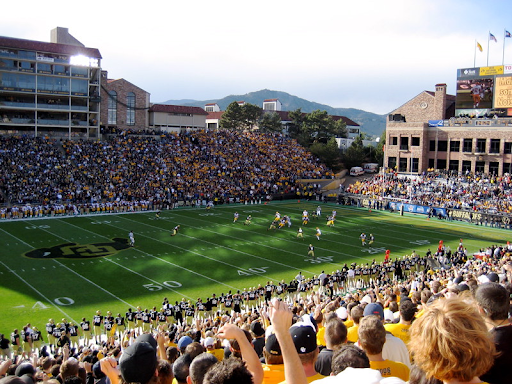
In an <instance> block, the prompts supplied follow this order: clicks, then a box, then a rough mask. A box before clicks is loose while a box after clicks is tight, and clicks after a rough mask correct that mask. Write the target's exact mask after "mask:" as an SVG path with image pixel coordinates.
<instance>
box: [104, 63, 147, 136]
mask: <svg viewBox="0 0 512 384" xmlns="http://www.w3.org/2000/svg"><path fill="white" fill-rule="evenodd" d="M149 99H150V94H149V92H146V91H144V90H143V89H141V88H139V87H137V86H136V85H134V84H132V83H130V82H129V81H127V80H125V79H108V73H107V71H102V89H101V128H102V129H103V130H104V132H109V131H111V130H112V129H115V130H127V129H128V130H131V131H140V130H144V129H147V128H148V126H149V106H150V101H149Z"/></svg>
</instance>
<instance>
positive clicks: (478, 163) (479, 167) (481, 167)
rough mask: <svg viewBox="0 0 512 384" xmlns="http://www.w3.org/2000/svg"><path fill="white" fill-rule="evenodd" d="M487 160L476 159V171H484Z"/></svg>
mask: <svg viewBox="0 0 512 384" xmlns="http://www.w3.org/2000/svg"><path fill="white" fill-rule="evenodd" d="M484 167H485V161H475V172H482V173H483V172H484Z"/></svg>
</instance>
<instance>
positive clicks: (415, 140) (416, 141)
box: [411, 137, 420, 147]
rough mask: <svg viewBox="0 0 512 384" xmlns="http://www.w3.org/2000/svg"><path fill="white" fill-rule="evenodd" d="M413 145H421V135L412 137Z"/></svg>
mask: <svg viewBox="0 0 512 384" xmlns="http://www.w3.org/2000/svg"><path fill="white" fill-rule="evenodd" d="M411 146H412V147H419V146H420V138H419V137H412V138H411Z"/></svg>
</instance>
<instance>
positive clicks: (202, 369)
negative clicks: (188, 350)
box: [187, 352, 219, 384]
mask: <svg viewBox="0 0 512 384" xmlns="http://www.w3.org/2000/svg"><path fill="white" fill-rule="evenodd" d="M218 361H219V360H217V358H216V357H215V356H214V355H212V354H211V353H206V352H205V353H202V354H200V355H199V356H197V357H196V358H195V359H194V360H192V364H190V368H189V376H188V377H189V378H188V379H187V383H188V384H202V383H203V380H204V376H205V375H206V372H208V369H210V367H212V366H213V365H214V364H216V363H217V362H218Z"/></svg>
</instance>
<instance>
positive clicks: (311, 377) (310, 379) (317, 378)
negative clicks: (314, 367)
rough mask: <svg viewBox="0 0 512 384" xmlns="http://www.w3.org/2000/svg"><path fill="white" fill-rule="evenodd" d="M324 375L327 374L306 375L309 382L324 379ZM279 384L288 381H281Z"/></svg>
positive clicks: (284, 383)
mask: <svg viewBox="0 0 512 384" xmlns="http://www.w3.org/2000/svg"><path fill="white" fill-rule="evenodd" d="M324 377H327V376H324V375H321V374H319V373H317V374H315V375H313V376H309V377H306V380H307V381H308V383H312V382H313V381H315V380H320V379H323V378H324ZM279 384H286V381H281V382H280V383H279Z"/></svg>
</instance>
